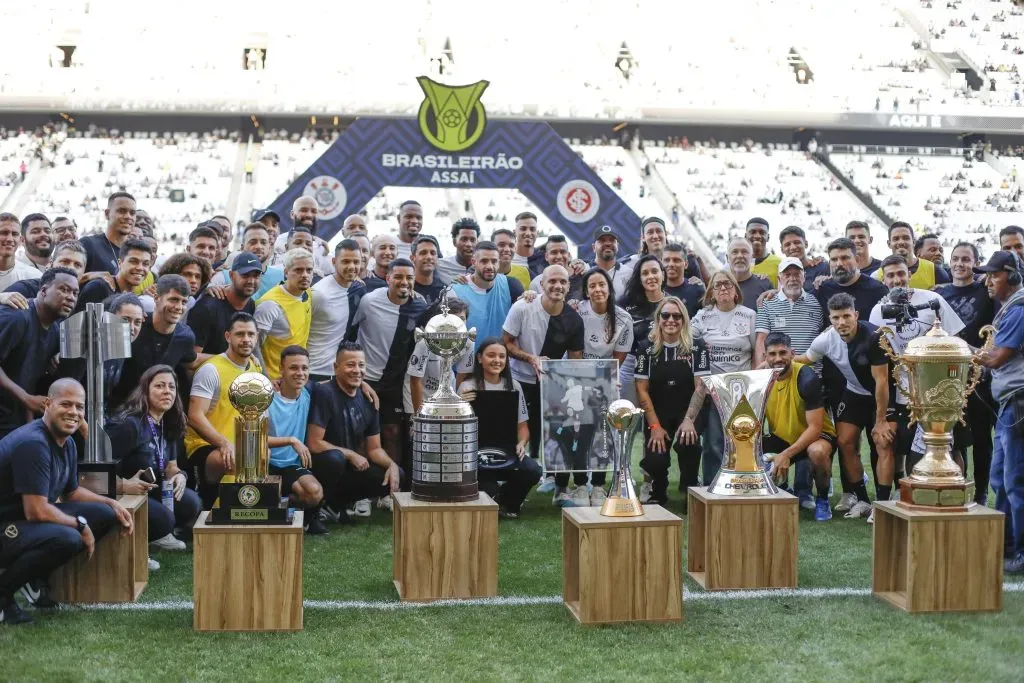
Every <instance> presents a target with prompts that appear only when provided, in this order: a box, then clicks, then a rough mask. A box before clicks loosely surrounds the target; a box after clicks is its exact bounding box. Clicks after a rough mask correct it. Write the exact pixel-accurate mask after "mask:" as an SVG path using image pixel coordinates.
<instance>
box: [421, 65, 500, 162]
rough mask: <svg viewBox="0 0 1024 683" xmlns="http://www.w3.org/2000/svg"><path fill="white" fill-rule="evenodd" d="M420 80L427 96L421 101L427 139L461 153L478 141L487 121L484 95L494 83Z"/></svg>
mask: <svg viewBox="0 0 1024 683" xmlns="http://www.w3.org/2000/svg"><path fill="white" fill-rule="evenodd" d="M416 80H417V82H419V84H420V87H421V88H422V89H423V94H424V95H426V97H425V98H424V99H423V103H422V104H420V111H419V124H420V131H421V132H422V133H423V137H425V138H426V139H427V142H429V143H430V144H431V145H433V146H434V147H437V148H438V149H439V150H441V151H444V152H461V151H463V150H465V149H469V148H470V147H472V146H473V145H474V144H476V142H477V140H479V139H480V136H481V135H483V134H484V126H485V125H486V124H487V115H486V114H485V113H484V105H483V104H481V103H480V97H481V96H482V95H483V94H484V90H486V89H487V86H488V85H490V82H489V81H478V82H477V83H473V84H470V85H459V86H450V85H444V84H442V83H437V82H435V81H432V80H430V79H429V78H427V77H426V76H420V77H419V78H417V79H416Z"/></svg>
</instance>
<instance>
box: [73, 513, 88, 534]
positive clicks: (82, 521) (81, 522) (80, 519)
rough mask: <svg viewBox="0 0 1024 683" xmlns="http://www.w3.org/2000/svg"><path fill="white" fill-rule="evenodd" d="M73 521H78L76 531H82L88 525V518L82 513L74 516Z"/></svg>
mask: <svg viewBox="0 0 1024 683" xmlns="http://www.w3.org/2000/svg"><path fill="white" fill-rule="evenodd" d="M75 521H77V522H78V533H82V532H83V531H85V530H86V528H87V527H88V526H89V520H87V519H86V518H85V517H83V516H82V515H78V516H77V517H75Z"/></svg>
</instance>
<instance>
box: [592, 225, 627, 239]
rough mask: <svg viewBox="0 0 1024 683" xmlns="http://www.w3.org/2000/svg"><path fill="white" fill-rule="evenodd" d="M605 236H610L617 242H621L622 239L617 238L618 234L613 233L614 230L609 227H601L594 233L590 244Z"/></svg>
mask: <svg viewBox="0 0 1024 683" xmlns="http://www.w3.org/2000/svg"><path fill="white" fill-rule="evenodd" d="M605 235H611V236H612V237H614V238H615V239H617V240H618V241H620V242H621V241H622V238H621V237H619V233H617V232H616V231H615V228H613V227H612V226H610V225H602V226H601V227H600V228H598V229H597V230H595V231H594V239H592V240H591V242H596V241H598V240H599V239H601V238H602V237H604V236H605Z"/></svg>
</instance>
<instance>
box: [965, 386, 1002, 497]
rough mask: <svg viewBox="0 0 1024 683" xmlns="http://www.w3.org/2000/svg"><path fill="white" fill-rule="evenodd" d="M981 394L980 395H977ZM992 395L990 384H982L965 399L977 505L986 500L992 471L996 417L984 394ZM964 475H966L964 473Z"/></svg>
mask: <svg viewBox="0 0 1024 683" xmlns="http://www.w3.org/2000/svg"><path fill="white" fill-rule="evenodd" d="M979 392H981V395H979ZM986 393H987V394H988V396H991V395H992V383H991V382H982V383H981V384H979V385H978V391H975V392H974V393H973V394H971V395H970V397H969V398H968V399H967V410H966V411H965V415H964V421H966V422H967V427H968V428H969V429H970V430H971V439H972V440H973V442H974V445H973V447H972V448H971V457H972V458H973V459H974V486H975V489H974V490H975V493H974V500H975V502H977V503H978V504H979V505H980V504H983V503H984V502H985V501H986V500H987V499H988V480H989V472H990V471H991V469H992V428H993V427H994V426H995V424H996V416H995V413H994V412H993V410H992V407H991V405H990V404H989V403H988V401H987V400H986V396H985V394H986ZM962 455H963V457H964V467H965V468H966V466H967V453H966V452H964V453H962ZM965 474H966V473H965Z"/></svg>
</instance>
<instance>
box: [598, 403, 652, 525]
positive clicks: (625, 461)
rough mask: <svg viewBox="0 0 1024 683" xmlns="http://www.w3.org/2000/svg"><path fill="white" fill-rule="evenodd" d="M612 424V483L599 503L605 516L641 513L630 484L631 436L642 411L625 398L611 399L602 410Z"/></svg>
mask: <svg viewBox="0 0 1024 683" xmlns="http://www.w3.org/2000/svg"><path fill="white" fill-rule="evenodd" d="M605 419H606V420H607V421H608V426H609V427H611V428H612V438H613V442H612V458H613V460H612V483H611V486H610V487H609V490H608V497H607V498H606V499H605V501H604V504H603V505H602V506H601V514H602V515H603V516H605V517H640V516H641V515H643V514H644V508H643V506H642V505H640V499H639V498H637V497H636V490H635V489H634V488H633V475H632V473H631V472H630V454H631V453H632V451H633V440H634V439H635V438H636V435H637V432H638V431H639V429H640V425H641V424H642V423H643V420H644V411H643V410H642V409H640V408H637V407H636V406H634V405H633V404H632V403H630V402H629V401H627V400H625V399H619V400H617V401H612V402H611V404H610V405H609V406H608V412H607V413H606V414H605Z"/></svg>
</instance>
